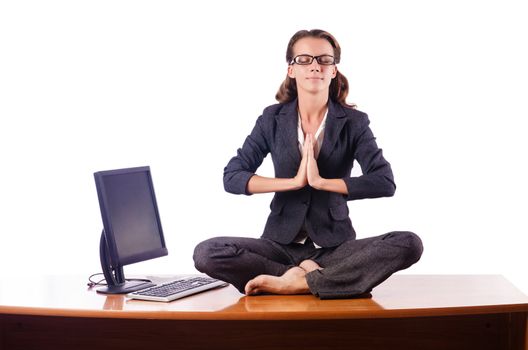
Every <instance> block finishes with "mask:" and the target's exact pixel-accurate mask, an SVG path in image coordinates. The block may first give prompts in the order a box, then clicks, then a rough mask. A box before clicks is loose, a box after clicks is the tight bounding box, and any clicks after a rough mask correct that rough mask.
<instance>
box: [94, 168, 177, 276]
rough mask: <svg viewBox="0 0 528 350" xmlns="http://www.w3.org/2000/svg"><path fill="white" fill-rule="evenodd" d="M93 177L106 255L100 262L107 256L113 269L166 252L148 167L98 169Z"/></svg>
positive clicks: (162, 254)
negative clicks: (101, 220)
mask: <svg viewBox="0 0 528 350" xmlns="http://www.w3.org/2000/svg"><path fill="white" fill-rule="evenodd" d="M94 176H95V183H96V187H97V194H98V197H99V206H100V208H101V217H102V219H103V226H104V233H103V237H102V239H103V238H104V239H105V240H106V253H105V254H104V255H107V256H106V257H103V256H101V262H102V263H103V258H106V259H108V262H109V264H110V265H111V266H110V268H111V269H114V270H115V269H119V268H122V267H123V266H124V265H129V264H133V263H136V262H140V261H144V260H149V259H153V258H157V257H160V256H164V255H167V254H168V252H167V248H166V246H165V240H164V237H163V230H162V228H161V221H160V217H159V212H158V206H157V203H156V196H155V194H154V186H153V184H152V177H151V173H150V168H149V167H138V168H128V169H118V170H109V171H100V172H96V173H94ZM101 244H102V243H101ZM101 254H103V253H101ZM107 265H108V264H107ZM107 267H108V266H107ZM104 269H105V267H104V266H103V270H104ZM105 277H106V275H105ZM116 283H117V284H119V283H124V281H116Z"/></svg>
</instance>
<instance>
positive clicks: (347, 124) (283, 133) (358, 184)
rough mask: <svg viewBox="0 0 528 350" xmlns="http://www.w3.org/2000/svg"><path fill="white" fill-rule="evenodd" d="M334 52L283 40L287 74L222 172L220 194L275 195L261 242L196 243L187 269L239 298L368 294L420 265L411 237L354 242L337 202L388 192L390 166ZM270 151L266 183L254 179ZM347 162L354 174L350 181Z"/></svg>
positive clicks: (308, 36)
mask: <svg viewBox="0 0 528 350" xmlns="http://www.w3.org/2000/svg"><path fill="white" fill-rule="evenodd" d="M340 55H341V49H340V46H339V44H338V43H337V41H336V40H335V38H334V37H333V36H332V35H331V34H330V33H328V32H325V31H322V30H317V29H315V30H310V31H307V30H301V31H299V32H297V33H296V34H295V35H294V36H293V37H292V38H291V39H290V42H289V44H288V48H287V51H286V61H287V62H288V72H287V77H286V80H285V81H284V82H283V83H282V85H281V87H280V89H279V91H278V93H277V95H276V98H277V100H278V101H279V102H280V103H279V104H276V105H272V106H269V107H267V108H266V109H264V112H263V114H262V115H261V116H260V117H259V118H258V119H257V122H256V125H255V127H254V128H253V131H252V132H251V134H250V135H249V136H248V137H247V138H246V140H245V142H244V144H243V146H242V148H240V149H239V150H238V153H237V155H236V156H235V157H233V158H232V159H231V160H230V161H229V163H228V164H227V166H226V168H225V169H224V186H225V189H226V191H228V192H230V193H235V194H246V195H251V194H255V193H267V192H275V196H274V198H273V200H272V202H271V205H270V206H271V213H270V215H269V217H268V220H267V223H266V226H265V228H264V233H263V235H262V237H261V238H259V239H253V238H237V237H217V238H212V239H209V240H206V241H204V242H202V243H200V244H199V245H198V246H197V247H196V249H195V252H194V261H195V266H196V268H197V269H198V270H199V271H201V272H204V273H206V274H208V275H210V276H212V277H215V278H218V279H221V280H224V281H227V282H229V283H231V284H233V285H234V286H235V287H236V288H237V289H238V290H239V291H240V292H242V293H245V294H247V295H255V294H260V293H274V294H305V293H312V294H314V295H316V296H318V297H320V298H322V299H326V298H348V297H355V296H358V295H361V294H364V293H368V292H370V291H371V290H372V288H374V287H375V286H377V285H378V284H380V283H381V282H383V281H384V280H385V279H387V278H388V277H389V276H390V275H391V274H393V273H394V272H396V271H399V270H402V269H405V268H407V267H409V266H411V265H412V264H414V263H415V262H417V261H418V260H419V259H420V256H421V254H422V249H423V248H422V243H421V240H420V238H419V237H418V236H417V235H415V234H414V233H412V232H390V233H387V234H384V235H381V236H378V237H371V238H366V239H358V240H356V239H355V237H356V235H355V232H354V229H353V228H352V223H351V221H350V218H349V216H348V207H347V203H346V201H349V200H356V199H362V198H376V197H386V196H392V195H393V194H394V191H395V188H396V186H395V184H394V180H393V175H392V170H391V167H390V164H389V163H388V162H387V161H386V160H385V159H384V158H383V155H382V151H381V149H379V148H378V147H377V145H376V142H375V138H374V136H373V134H372V132H371V130H370V128H369V120H368V117H367V115H366V114H364V113H362V112H360V111H358V110H356V109H355V106H353V105H349V104H347V102H346V101H345V99H346V96H347V94H348V82H347V80H346V78H345V77H344V76H343V75H342V74H341V73H340V72H339V71H338V69H337V66H336V65H337V64H338V63H339V60H340ZM268 153H271V157H272V160H273V165H274V168H275V178H266V177H262V176H259V175H256V174H255V172H256V170H257V168H258V167H259V166H260V164H261V163H262V161H263V159H264V157H265V156H266V155H267V154H268ZM354 159H355V160H357V161H358V163H359V164H360V165H361V168H362V171H363V175H362V176H359V177H350V172H351V169H352V165H353V162H354Z"/></svg>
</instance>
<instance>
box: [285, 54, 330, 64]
mask: <svg viewBox="0 0 528 350" xmlns="http://www.w3.org/2000/svg"><path fill="white" fill-rule="evenodd" d="M300 56H304V57H310V58H311V61H310V63H298V62H295V59H296V58H297V57H300ZM323 56H328V57H332V59H333V62H332V63H330V64H326V63H321V62H320V61H319V58H321V57H323ZM314 59H315V60H316V61H317V63H318V64H320V65H322V66H333V65H335V64H337V62H336V59H335V57H334V56H332V55H327V54H324V55H319V56H312V55H308V54H301V55H297V56H295V57H294V58H292V60H291V61H290V65H292V64H298V65H300V66H309V65H310V64H312V63H313V61H314Z"/></svg>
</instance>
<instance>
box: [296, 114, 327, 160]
mask: <svg viewBox="0 0 528 350" xmlns="http://www.w3.org/2000/svg"><path fill="white" fill-rule="evenodd" d="M327 114H328V108H327V109H326V112H325V115H324V117H323V120H322V121H321V124H320V125H319V128H318V129H317V131H316V132H315V135H314V139H315V145H314V156H315V159H317V157H319V151H320V150H321V145H322V144H323V138H324V129H325V124H326V115H327ZM298 116H299V119H298V120H299V121H298V123H297V139H298V141H299V151H300V152H301V155H302V149H303V145H304V138H305V137H304V132H303V129H302V122H301V113H298Z"/></svg>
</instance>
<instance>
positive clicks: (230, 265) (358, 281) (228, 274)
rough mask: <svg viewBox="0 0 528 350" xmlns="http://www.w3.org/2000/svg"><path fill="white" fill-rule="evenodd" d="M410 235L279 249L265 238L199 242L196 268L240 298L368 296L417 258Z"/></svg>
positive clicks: (418, 253) (417, 242)
mask: <svg viewBox="0 0 528 350" xmlns="http://www.w3.org/2000/svg"><path fill="white" fill-rule="evenodd" d="M422 250H423V247H422V243H421V240H420V238H419V237H418V236H417V235H415V234H414V233H412V232H405V231H404V232H390V233H387V234H384V235H381V236H377V237H370V238H365V239H360V240H352V241H347V242H344V243H342V244H341V245H340V246H338V247H336V248H321V249H315V248H314V247H313V245H311V244H310V245H301V244H289V245H281V244H278V243H275V242H272V241H270V240H267V239H254V238H237V237H218V238H212V239H209V240H207V241H204V242H202V243H200V244H199V245H198V246H197V247H196V249H195V253H194V261H195V266H196V268H197V269H198V270H199V271H201V272H204V273H206V274H208V275H209V276H211V277H214V278H218V279H221V280H224V281H227V282H229V283H231V284H233V285H234V286H235V287H236V288H237V289H238V290H239V291H240V292H241V293H245V294H247V295H256V294H261V293H273V294H307V293H312V294H314V295H317V296H319V297H320V298H349V297H354V296H357V295H361V294H364V293H367V292H370V291H371V290H372V288H374V287H375V286H377V285H379V284H380V283H382V282H383V281H384V280H385V279H387V278H388V277H389V276H390V275H392V274H393V273H394V272H396V271H399V270H403V269H405V268H408V267H409V266H411V265H412V264H414V263H415V262H417V261H418V260H419V259H420V256H421V254H422Z"/></svg>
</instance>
